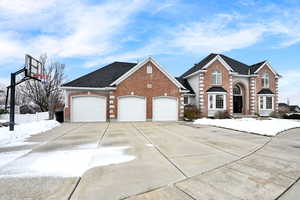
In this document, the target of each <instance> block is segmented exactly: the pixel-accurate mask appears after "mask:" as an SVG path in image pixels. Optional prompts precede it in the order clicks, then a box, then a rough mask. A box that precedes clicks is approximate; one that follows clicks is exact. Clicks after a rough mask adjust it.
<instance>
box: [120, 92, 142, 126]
mask: <svg viewBox="0 0 300 200" xmlns="http://www.w3.org/2000/svg"><path fill="white" fill-rule="evenodd" d="M127 97H135V98H141V99H145V121H147V97H145V96H137V95H124V96H119V97H118V102H117V104H118V106H117V113H118V118H117V121H120V99H121V98H127Z"/></svg>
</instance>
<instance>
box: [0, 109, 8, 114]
mask: <svg viewBox="0 0 300 200" xmlns="http://www.w3.org/2000/svg"><path fill="white" fill-rule="evenodd" d="M6 113H8V111H7V110H4V109H0V115H1V114H6Z"/></svg>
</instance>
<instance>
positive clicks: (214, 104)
mask: <svg viewBox="0 0 300 200" xmlns="http://www.w3.org/2000/svg"><path fill="white" fill-rule="evenodd" d="M208 109H210V110H225V109H226V94H209V95H208Z"/></svg>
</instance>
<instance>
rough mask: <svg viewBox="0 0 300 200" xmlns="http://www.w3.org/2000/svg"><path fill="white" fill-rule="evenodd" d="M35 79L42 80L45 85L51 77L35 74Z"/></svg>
mask: <svg viewBox="0 0 300 200" xmlns="http://www.w3.org/2000/svg"><path fill="white" fill-rule="evenodd" d="M32 77H33V78H35V79H38V80H40V81H41V82H42V83H43V84H46V83H48V82H49V76H48V75H46V74H34V75H32Z"/></svg>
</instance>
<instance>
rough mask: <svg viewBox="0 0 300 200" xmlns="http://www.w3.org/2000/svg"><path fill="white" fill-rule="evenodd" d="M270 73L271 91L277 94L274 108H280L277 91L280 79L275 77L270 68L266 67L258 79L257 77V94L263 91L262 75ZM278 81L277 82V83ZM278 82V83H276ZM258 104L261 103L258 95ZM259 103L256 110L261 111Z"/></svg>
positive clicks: (259, 73)
mask: <svg viewBox="0 0 300 200" xmlns="http://www.w3.org/2000/svg"><path fill="white" fill-rule="evenodd" d="M265 72H267V73H269V75H270V87H269V89H270V90H271V91H272V92H273V93H274V94H276V95H275V97H274V101H275V102H274V108H276V107H278V105H277V104H278V98H277V97H278V90H276V87H277V84H278V79H277V78H276V77H275V75H274V74H273V72H272V71H271V70H270V68H269V67H267V66H266V65H265V66H264V67H263V68H262V69H261V70H260V71H259V72H258V73H257V75H258V77H256V93H258V92H259V91H260V90H262V89H263V87H262V75H263V73H265ZM276 80H277V81H276ZM276 82H277V83H276ZM256 102H259V96H258V95H257V97H256ZM258 106H259V103H257V104H256V109H257V111H258V110H259V108H258Z"/></svg>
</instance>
